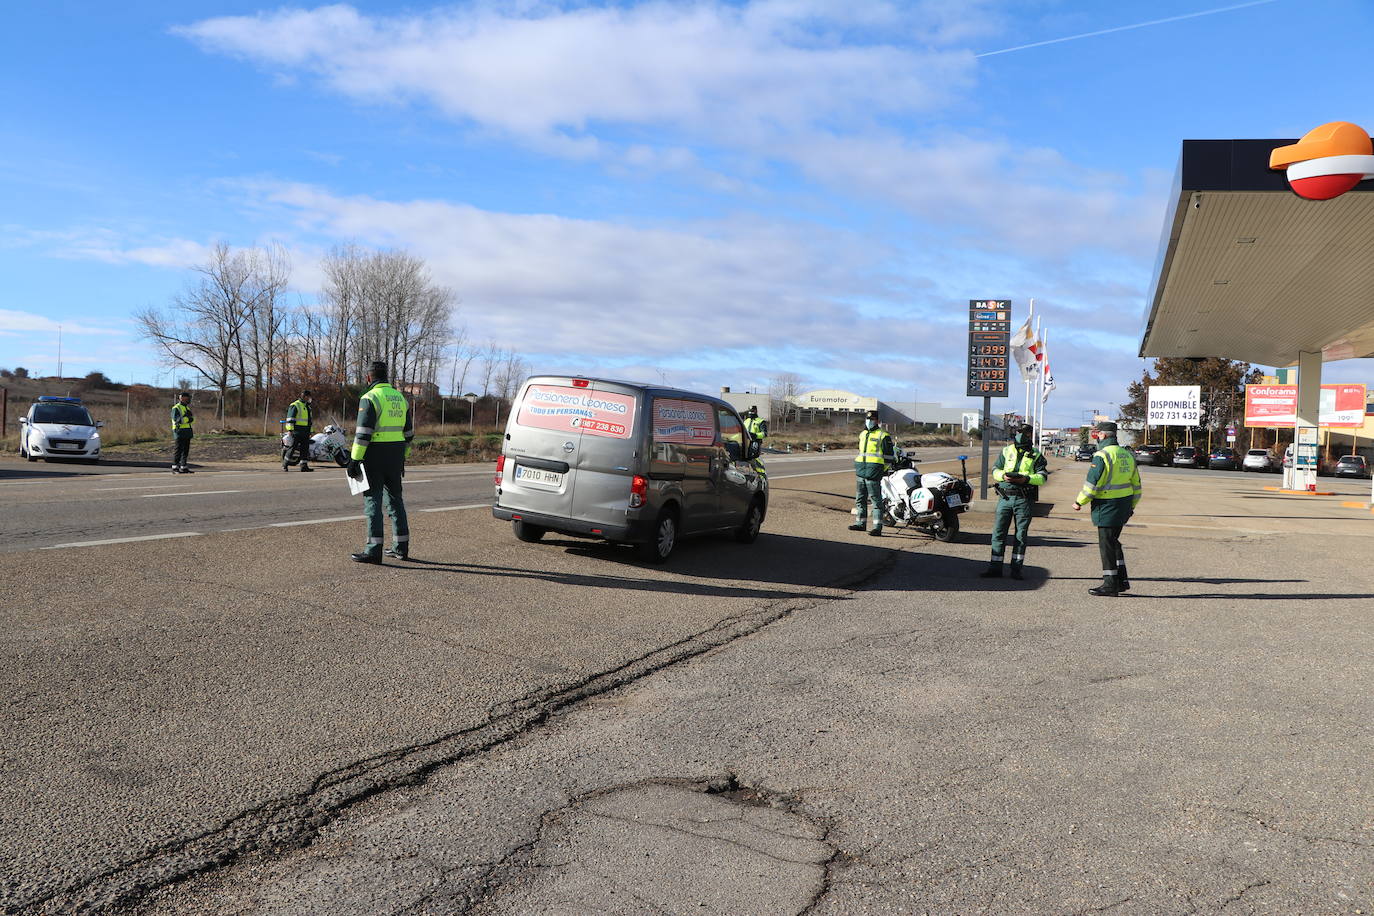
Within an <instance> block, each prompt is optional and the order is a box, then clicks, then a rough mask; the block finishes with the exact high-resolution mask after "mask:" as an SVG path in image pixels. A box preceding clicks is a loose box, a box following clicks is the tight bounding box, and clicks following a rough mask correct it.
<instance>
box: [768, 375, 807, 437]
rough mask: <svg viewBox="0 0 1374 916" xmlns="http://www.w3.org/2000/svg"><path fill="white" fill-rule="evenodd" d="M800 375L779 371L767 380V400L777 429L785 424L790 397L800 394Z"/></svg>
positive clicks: (789, 406)
mask: <svg viewBox="0 0 1374 916" xmlns="http://www.w3.org/2000/svg"><path fill="white" fill-rule="evenodd" d="M801 390H802V380H801V376H800V375H798V374H797V373H795V372H779V373H778V374H777V375H775V376H773V377H772V378H771V379H769V380H768V401H769V406H770V408H771V412H772V414H773V417H775V418H777V424H776V425H777V427H778V429H779V430H781V429H782V427H784V426H785V425H786V422H787V414H788V411H789V409H790V408H791V407H792V406H793V404H792V399H793V398H794V397H796V396H797V395H799V394H801Z"/></svg>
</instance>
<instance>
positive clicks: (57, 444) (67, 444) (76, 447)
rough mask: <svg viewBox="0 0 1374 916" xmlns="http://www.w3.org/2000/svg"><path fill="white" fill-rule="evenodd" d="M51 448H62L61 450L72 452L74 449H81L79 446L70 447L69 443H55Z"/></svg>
mask: <svg viewBox="0 0 1374 916" xmlns="http://www.w3.org/2000/svg"><path fill="white" fill-rule="evenodd" d="M53 448H55V449H58V448H62V449H72V450H75V449H79V448H81V446H79V445H72V444H71V443H70V442H55V443H53Z"/></svg>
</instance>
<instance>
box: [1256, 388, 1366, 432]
mask: <svg viewBox="0 0 1374 916" xmlns="http://www.w3.org/2000/svg"><path fill="white" fill-rule="evenodd" d="M1364 411H1365V386H1364V385H1343V384H1334V385H1323V386H1322V391H1321V408H1320V411H1319V414H1318V417H1317V422H1318V423H1320V424H1321V425H1322V426H1325V427H1329V428H1334V429H1358V428H1359V427H1361V426H1363V425H1364ZM1297 421H1298V386H1297V385H1246V386H1245V425H1246V426H1292V425H1293V424H1294V423H1296V422H1297Z"/></svg>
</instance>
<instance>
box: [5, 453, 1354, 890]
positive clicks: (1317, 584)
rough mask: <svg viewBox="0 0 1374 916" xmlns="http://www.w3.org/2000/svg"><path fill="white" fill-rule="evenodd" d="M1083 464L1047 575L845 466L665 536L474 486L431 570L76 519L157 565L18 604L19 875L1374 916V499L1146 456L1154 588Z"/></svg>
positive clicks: (1050, 544) (229, 886)
mask: <svg viewBox="0 0 1374 916" xmlns="http://www.w3.org/2000/svg"><path fill="white" fill-rule="evenodd" d="M1060 468H1061V469H1062V473H1059V474H1056V475H1055V477H1054V478H1053V479H1052V480H1051V483H1050V485H1049V486H1048V487H1046V488H1045V491H1044V494H1043V495H1044V497H1045V498H1046V499H1048V500H1051V501H1054V502H1055V503H1056V505H1055V510H1054V511H1053V512H1052V513H1051V515H1050V517H1049V518H1042V519H1037V521H1036V524H1035V526H1034V528H1033V529H1032V534H1033V538H1034V539H1033V542H1032V547H1031V551H1030V554H1029V556H1028V562H1029V563H1030V564H1031V565H1030V568H1029V570H1028V572H1029V577H1028V581H1027V582H1025V583H1012V582H1010V581H1007V580H1003V581H1000V582H987V581H985V580H979V579H977V578H976V573H977V572H978V571H980V570H981V569H982V568H983V564H984V563H985V561H986V554H987V546H986V545H987V537H986V530H987V525H988V521H989V519H990V516H988V515H987V514H985V513H981V512H974V513H971V514H969V515H966V516H965V529H966V532H967V537H965V538H964V539H963V540H962V541H961V542H960V543H956V544H951V545H945V544H938V543H935V542H933V541H930V540H929V539H927V538H924V537H909V536H905V535H901V534H898V535H896V536H889V537H885V538H883V539H880V540H879V539H871V538H868V537H866V536H859V535H855V534H853V533H851V532H847V531H845V530H843V526H844V524H846V523H847V522H848V516H847V514H846V513H847V509H848V505H849V502H848V500H849V492H850V488H851V478H850V477H848V476H847V475H844V474H836V475H833V476H813V477H807V478H800V479H796V480H792V481H779V482H778V489H779V494H778V499H777V500H776V503H775V507H776V511H775V512H774V513H773V514H772V515H770V518H769V520H768V523H767V525H766V526H765V530H766V532H768V533H767V535H766V536H765V537H763V538H761V539H760V541H759V542H758V543H757V544H756V545H754V546H753V547H751V548H744V549H741V548H739V547H738V546H737V545H734V544H732V543H728V542H725V541H707V542H697V543H693V544H689V545H685V546H686V549H685V550H684V552H683V555H682V556H681V557H679V558H677V559H676V560H675V561H674V563H673V564H672V565H670V566H669V567H668V568H667V569H666V570H650V569H645V568H643V567H639V566H637V565H635V564H634V563H633V562H631V561H630V559H629V557H628V556H627V555H626V552H625V551H618V550H615V549H612V548H608V547H603V546H597V545H591V544H585V543H576V542H554V543H551V544H547V543H546V544H541V545H524V544H517V543H516V542H514V541H513V540H512V539H511V538H510V536H509V532H508V530H507V529H506V528H505V527H504V526H500V525H498V524H497V523H495V522H492V521H491V520H490V519H488V518H482V519H479V518H477V517H476V516H472V515H470V514H464V513H445V514H437V515H434V516H431V517H430V522H432V527H431V528H430V537H431V543H432V544H433V545H434V547H433V553H432V557H433V558H432V560H431V562H430V563H429V564H426V565H423V566H419V567H417V568H414V569H405V568H399V567H388V568H386V569H382V570H358V569H357V568H354V569H349V568H345V567H341V566H339V565H338V564H323V566H324V568H320V567H321V564H318V563H312V564H302V565H301V566H300V567H298V568H297V569H295V570H294V572H292V571H289V570H288V571H283V570H280V569H277V568H275V567H261V568H259V567H257V566H254V565H252V561H251V558H252V557H255V556H261V555H263V554H264V553H265V552H271V551H278V552H281V553H282V555H289V554H290V551H291V550H292V546H293V545H294V544H296V543H298V542H299V540H300V532H296V533H295V534H293V533H291V532H289V531H283V530H281V529H268V530H264V531H250V532H242V533H240V534H239V535H238V537H237V539H235V540H234V541H233V547H232V549H230V548H228V547H226V546H225V543H227V540H226V536H215V537H205V538H197V539H194V540H193V541H186V542H177V543H176V545H175V547H169V545H168V543H167V542H162V543H142V544H125V545H117V546H110V547H100V548H90V549H89V554H88V556H90V557H95V559H96V561H97V562H96V564H95V565H96V566H97V567H99V566H101V565H103V566H104V567H106V568H112V567H113V565H114V564H116V563H118V564H119V565H120V567H121V568H126V569H130V570H141V571H146V573H147V574H146V575H145V576H144V577H135V576H132V575H126V576H111V577H109V578H106V579H100V580H97V585H98V586H99V587H100V588H102V589H105V590H106V598H107V601H108V603H106V604H97V605H94V606H95V607H104V608H105V610H103V611H102V612H99V613H97V612H94V611H93V610H92V609H91V607H87V606H82V607H73V606H56V607H54V606H43V607H41V608H38V607H32V608H16V606H15V604H16V602H15V601H14V600H9V601H6V602H5V607H6V613H7V615H8V616H9V618H10V619H9V620H8V626H7V627H6V628H5V635H4V637H3V639H4V642H3V646H4V650H5V656H6V662H7V664H6V665H5V667H4V669H3V673H0V683H3V684H4V692H3V695H4V696H5V697H7V703H8V707H7V708H8V710H9V714H8V715H7V716H6V719H5V723H6V724H5V734H4V736H3V737H4V742H3V748H4V749H3V751H0V753H3V755H4V758H3V761H2V763H0V771H3V772H4V773H5V780H4V783H3V793H4V796H5V797H4V798H3V799H0V802H3V804H0V817H3V818H4V823H3V824H0V828H3V831H4V835H5V836H6V837H7V842H6V847H7V848H6V849H5V851H4V858H3V860H0V873H2V874H3V883H0V894H3V895H4V896H2V897H0V900H3V901H4V903H5V905H6V908H7V911H9V910H13V911H19V912H28V911H32V912H74V911H78V912H79V911H82V910H86V911H112V912H138V913H142V914H155V913H156V914H163V913H176V914H240V913H242V914H248V913H272V914H278V913H283V914H284V913H301V914H305V913H330V914H349V913H357V914H373V913H397V914H430V913H434V914H439V913H474V914H479V913H480V914H503V913H687V912H692V913H720V914H752V913H889V912H891V913H973V912H988V913H1027V912H1035V913H1039V912H1045V913H1089V912H1119V913H1198V912H1202V913H1208V912H1221V911H1223V910H1224V911H1226V912H1236V913H1295V912H1297V913H1369V912H1371V910H1372V909H1374V886H1372V885H1371V882H1372V881H1374V878H1372V877H1371V876H1374V804H1372V803H1371V801H1370V799H1371V798H1374V775H1371V768H1370V767H1369V760H1370V759H1371V756H1374V755H1372V754H1371V752H1372V751H1374V738H1371V733H1370V730H1371V726H1370V722H1371V720H1372V717H1371V713H1374V673H1371V671H1370V669H1369V665H1368V658H1369V656H1370V650H1371V648H1374V620H1372V619H1371V613H1370V607H1371V602H1370V600H1369V599H1370V598H1371V597H1374V588H1371V586H1374V575H1372V574H1371V573H1370V571H1369V570H1368V569H1367V567H1366V566H1365V565H1364V564H1363V562H1362V559H1361V558H1362V557H1363V555H1364V554H1365V553H1367V548H1368V547H1369V546H1371V545H1374V541H1371V540H1369V536H1370V534H1374V530H1371V529H1374V519H1371V518H1370V516H1369V514H1368V512H1367V510H1366V511H1364V512H1363V513H1361V512H1357V510H1354V509H1349V508H1342V507H1341V506H1340V505H1339V501H1338V500H1339V498H1336V499H1323V498H1317V499H1309V500H1278V499H1273V498H1271V497H1270V496H1268V495H1266V494H1264V493H1263V491H1261V490H1260V486H1261V484H1262V483H1264V482H1267V481H1258V480H1255V479H1248V478H1241V477H1239V476H1235V477H1210V476H1207V475H1197V476H1189V477H1184V476H1182V474H1179V473H1175V472H1172V471H1170V470H1159V471H1156V470H1153V469H1148V470H1147V471H1146V498H1147V502H1146V503H1145V504H1142V507H1141V509H1142V511H1141V514H1140V516H1139V521H1140V524H1139V525H1134V526H1132V527H1129V528H1128V529H1127V532H1126V535H1125V536H1124V540H1125V542H1126V546H1127V550H1128V552H1129V553H1128V556H1129V557H1130V559H1131V565H1132V578H1133V580H1135V583H1136V588H1135V592H1133V593H1132V596H1131V597H1128V598H1122V599H1115V600H1104V599H1092V598H1089V597H1088V596H1087V595H1086V594H1085V589H1086V587H1087V586H1088V585H1091V584H1093V575H1092V573H1093V572H1094V571H1095V569H1096V567H1097V559H1096V548H1095V543H1094V542H1093V539H1092V535H1093V532H1092V529H1091V528H1090V527H1088V525H1087V522H1086V519H1084V518H1083V517H1082V516H1076V515H1074V514H1072V513H1068V512H1065V511H1064V508H1063V507H1064V504H1065V503H1066V502H1067V499H1068V498H1069V497H1070V496H1071V494H1072V492H1074V491H1076V489H1077V485H1078V482H1079V481H1080V480H1081V474H1082V467H1081V466H1080V467H1079V468H1074V467H1073V465H1072V464H1069V465H1067V466H1065V465H1063V464H1060ZM1184 473H1186V472H1184ZM784 490H785V491H786V492H783V491H784ZM1346 498H1347V499H1349V498H1350V497H1349V496H1347V497H1346ZM1147 507H1148V508H1147ZM1256 507H1262V509H1261V508H1256ZM1245 510H1249V511H1248V514H1247V512H1246V511H1245ZM1241 517H1244V520H1243V521H1236V519H1237V518H1241ZM354 535H355V532H354V531H353V530H352V526H350V525H342V526H338V525H332V526H331V525H322V526H318V527H317V528H313V529H311V531H310V533H309V542H310V543H311V545H312V549H314V548H319V549H321V551H322V555H325V556H329V555H330V554H331V552H332V551H334V550H336V549H337V548H339V547H342V546H347V545H348V544H351V539H352V537H353V536H354ZM325 548H327V549H325ZM169 551H170V554H169ZM62 553H63V552H60V551H58V552H52V553H44V554H43V555H42V557H43V558H44V560H43V562H42V563H37V565H38V566H39V569H38V570H37V572H39V573H42V574H45V575H55V574H57V573H58V572H60V571H61V570H63V569H64V568H70V567H69V566H64V564H63V563H61V562H52V563H48V561H47V558H56V557H58V556H59V555H61V554H62ZM37 556H38V555H35V554H24V555H23V557H24V559H25V561H26V562H25V563H24V564H22V565H23V566H24V567H25V568H24V569H22V570H20V569H18V568H17V567H18V566H19V565H20V564H13V563H11V564H7V567H6V568H7V572H6V578H5V579H3V580H0V584H2V585H3V587H4V588H5V589H7V590H8V591H9V593H10V594H11V596H12V597H13V595H16V594H18V592H17V589H18V588H19V587H20V585H21V584H22V582H23V581H24V580H25V577H26V576H28V575H30V574H31V573H32V572H33V571H34V570H33V568H32V567H33V566H34V564H35V563H36V562H37V561H36V559H35V558H36V557H37ZM70 556H71V555H70V554H68V555H67V558H68V560H69V559H70ZM11 567H14V568H11ZM364 573H370V574H372V575H364ZM166 576H173V578H171V579H167V578H163V577H166ZM417 580H418V581H417ZM393 593H402V594H406V595H408V596H409V597H408V598H407V599H404V600H401V601H399V602H394V603H389V602H388V601H387V599H386V597H385V596H387V595H388V594H393ZM420 596H423V598H421V597H420ZM110 608H118V610H117V611H115V610H110ZM8 838H13V839H12V840H10V839H8Z"/></svg>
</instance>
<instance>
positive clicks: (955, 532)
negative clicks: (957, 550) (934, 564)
mask: <svg viewBox="0 0 1374 916" xmlns="http://www.w3.org/2000/svg"><path fill="white" fill-rule="evenodd" d="M934 534H935V540H937V541H941V542H943V543H945V544H948V543H950V542H952V541H953V540H954V539H955V538H957V537H958V536H959V516H957V515H955V514H954V513H953V512H947V513H945V516H944V519H943V524H941V525H940V527H939V528H936V529H935V532H934Z"/></svg>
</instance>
